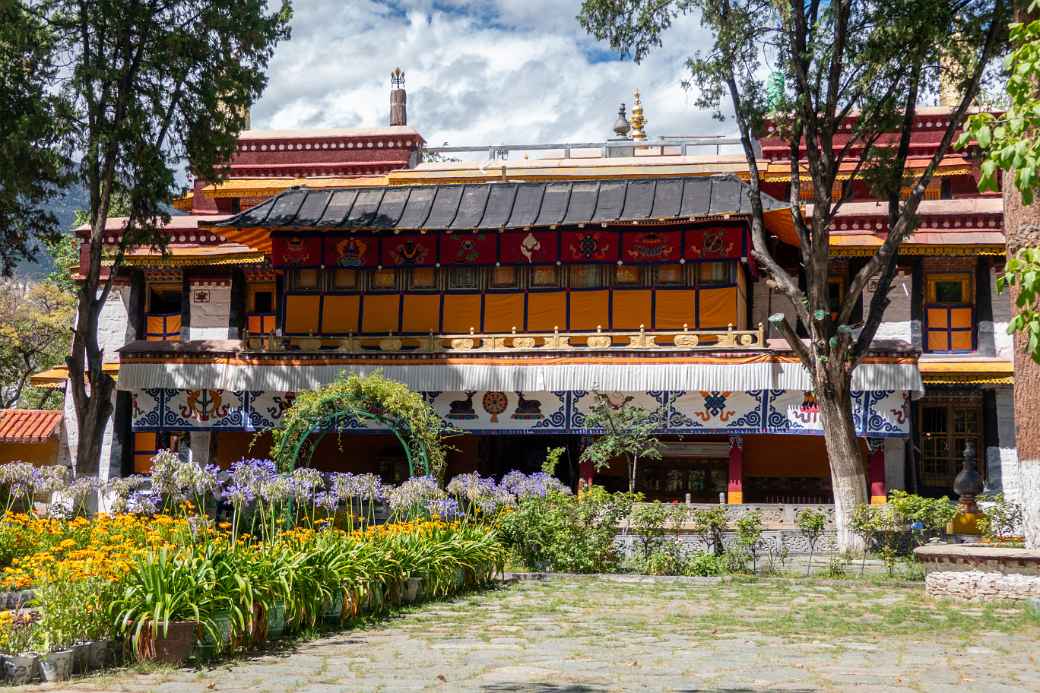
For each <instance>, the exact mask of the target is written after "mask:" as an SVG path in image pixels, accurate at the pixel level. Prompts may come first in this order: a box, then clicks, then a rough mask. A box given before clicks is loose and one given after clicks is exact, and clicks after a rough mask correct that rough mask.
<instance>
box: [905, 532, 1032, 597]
mask: <svg viewBox="0 0 1040 693" xmlns="http://www.w3.org/2000/svg"><path fill="white" fill-rule="evenodd" d="M914 555H915V556H916V557H917V559H918V560H919V561H921V563H922V564H923V565H924V569H925V590H926V591H927V593H928V594H929V595H931V596H934V597H950V598H953V599H963V600H967V601H992V600H1002V599H1003V600H1010V601H1022V600H1033V599H1040V551H1027V550H1025V549H1007V548H998V547H992V546H980V545H978V544H952V545H951V544H932V545H929V546H921V547H918V548H916V549H914Z"/></svg>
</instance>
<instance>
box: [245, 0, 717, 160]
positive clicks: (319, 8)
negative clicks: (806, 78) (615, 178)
mask: <svg viewBox="0 0 1040 693" xmlns="http://www.w3.org/2000/svg"><path fill="white" fill-rule="evenodd" d="M295 5H296V7H295V17H294V19H293V27H292V29H293V38H292V40H291V41H289V42H287V43H283V44H281V45H280V46H279V47H278V49H277V52H276V56H275V58H274V60H273V61H272V64H271V71H270V84H269V86H268V88H267V92H266V93H265V95H264V96H263V98H262V99H261V100H260V102H259V103H257V104H256V106H255V107H254V109H253V127H254V128H264V129H266V128H278V129H281V128H322V127H378V126H383V125H386V123H387V113H388V109H389V74H390V71H391V70H392V69H393V68H394V67H397V66H400V67H401V69H403V70H404V71H405V73H406V75H407V84H406V87H407V89H408V114H409V124H410V125H412V126H414V127H416V128H417V129H418V130H419V131H420V132H421V133H422V134H423V135H424V136H425V137H426V140H427V141H428V142H429V143H430V144H431V145H441V144H444V143H445V142H447V143H450V144H452V145H475V144H504V143H511V144H517V143H534V142H543V143H544V142H552V141H555V142H560V141H570V142H574V141H602V140H603V139H605V138H606V137H608V136H611V126H612V124H613V122H614V118H615V115H616V113H617V107H618V104H619V102H621V101H624V102H626V104H628V106H629V109H631V102H632V90H633V89H634V88H636V87H638V88H639V89H640V90H641V92H642V100H643V105H644V109H645V111H646V115H647V119H648V126H647V132H648V134H650V136H651V137H653V136H657V135H693V134H696V135H701V134H731V133H732V132H733V125H732V123H731V122H726V123H719V122H717V121H714V120H713V119H712V118H711V116H710V115H709V114H708V113H704V112H698V111H696V110H695V109H694V108H693V105H692V101H693V98H692V96H691V95H690V94H688V93H687V92H685V91H684V90H683V89H682V87H681V86H680V81H681V80H682V78H683V60H684V59H685V57H686V56H687V55H689V54H690V53H691V52H692V51H693V50H694V49H695V48H696V46H698V45H703V41H704V39H705V33H704V32H703V30H702V29H701V27H700V25H699V23H698V22H697V21H696V19H695V18H689V17H687V18H682V19H680V20H679V21H677V22H676V24H675V25H674V26H673V27H672V28H671V29H670V30H669V32H668V34H667V35H666V37H665V42H664V46H663V47H662V48H660V49H658V50H657V51H656V52H654V53H653V54H651V55H650V56H649V57H648V58H647V59H646V60H645V61H644V62H643V64H641V65H636V64H635V63H634V62H632V61H631V60H621V59H619V58H618V56H617V55H616V54H614V53H612V52H611V51H610V50H609V48H608V47H607V46H606V45H604V44H601V43H597V42H596V41H595V40H594V39H592V38H590V37H589V36H587V35H586V34H585V33H584V32H583V31H582V30H581V28H580V27H579V26H578V22H577V20H576V19H575V16H576V15H577V13H578V8H579V5H580V0H296V3H295Z"/></svg>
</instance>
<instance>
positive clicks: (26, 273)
mask: <svg viewBox="0 0 1040 693" xmlns="http://www.w3.org/2000/svg"><path fill="white" fill-rule="evenodd" d="M89 206H90V198H89V196H88V194H87V190H86V188H84V187H82V186H80V185H71V186H69V187H68V188H66V189H65V191H64V192H62V194H61V195H60V196H58V197H56V198H54V200H52V201H51V203H50V204H48V205H46V208H47V209H49V210H50V211H51V213H53V214H54V216H55V217H56V218H57V219H58V228H60V229H62V231H63V232H64V233H72V224H73V222H74V221H75V217H76V212H77V211H78V210H81V209H87V208H88V207H89ZM53 269H54V261H53V260H52V259H51V256H50V253H49V252H47V248H46V247H44V246H42V245H40V246H38V247H37V250H36V259H35V260H33V261H31V262H29V261H23V262H21V263H20V264H19V265H18V267H16V268H15V276H17V277H18V278H20V279H42V278H43V277H45V276H47V274H48V273H49V272H51V271H52V270H53Z"/></svg>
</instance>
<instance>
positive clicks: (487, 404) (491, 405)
mask: <svg viewBox="0 0 1040 693" xmlns="http://www.w3.org/2000/svg"><path fill="white" fill-rule="evenodd" d="M481 405H483V407H484V411H486V412H487V413H488V414H491V423H498V415H499V414H501V413H502V412H504V411H505V410H506V407H507V406H509V400H507V399H506V393H504V392H485V393H484V398H483V399H482V400H481Z"/></svg>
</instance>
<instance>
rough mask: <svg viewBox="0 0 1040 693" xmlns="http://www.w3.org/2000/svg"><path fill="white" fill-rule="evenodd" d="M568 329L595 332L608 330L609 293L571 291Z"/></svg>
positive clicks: (603, 291) (605, 291)
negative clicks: (601, 329)
mask: <svg viewBox="0 0 1040 693" xmlns="http://www.w3.org/2000/svg"><path fill="white" fill-rule="evenodd" d="M569 327H570V329H572V330H595V329H596V328H597V327H602V328H603V329H604V330H606V329H609V328H610V292H609V291H607V290H606V289H604V290H602V291H572V292H571V312H570V324H569Z"/></svg>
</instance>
